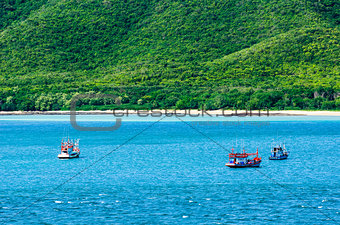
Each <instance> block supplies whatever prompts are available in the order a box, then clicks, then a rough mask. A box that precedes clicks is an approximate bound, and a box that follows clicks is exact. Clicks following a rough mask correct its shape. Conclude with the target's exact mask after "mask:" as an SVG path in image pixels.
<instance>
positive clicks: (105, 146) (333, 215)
mask: <svg viewBox="0 0 340 225" xmlns="http://www.w3.org/2000/svg"><path fill="white" fill-rule="evenodd" d="M77 119H78V121H80V122H79V124H81V125H82V126H108V125H110V124H112V123H114V119H113V118H112V117H110V116H79V117H78V118H77ZM159 119H161V118H150V117H148V118H138V117H137V116H130V117H128V118H123V119H122V125H121V127H120V128H119V129H117V130H115V131H78V130H75V129H73V128H72V126H71V125H70V122H69V117H68V116H42V115H41V116H0V150H1V151H0V224H1V223H4V224H127V223H132V224H255V223H256V224H339V223H340V215H339V213H340V188H339V187H340V179H339V178H340V163H339V161H340V151H339V150H340V117H313V116H309V117H306V116H303V117H228V118H206V117H203V118H202V117H200V118H190V117H182V118H180V119H181V120H179V119H177V118H164V119H162V120H161V121H158V120H159ZM67 135H69V136H70V137H75V138H79V139H80V149H81V155H80V156H81V157H80V158H79V159H73V160H59V159H58V158H57V154H58V153H59V152H60V141H61V138H62V137H63V136H67ZM283 142H284V143H285V144H286V147H287V148H288V150H289V151H290V156H289V158H288V160H283V161H270V160H268V157H269V155H270V148H271V147H272V146H273V145H274V144H279V143H283ZM232 147H234V148H235V149H238V150H241V149H242V148H243V147H244V148H245V149H246V150H247V152H255V151H256V148H259V153H260V156H261V157H262V160H263V161H262V164H261V167H260V168H245V169H231V168H228V167H226V166H225V163H226V162H227V161H228V153H229V152H230V150H231V148H232Z"/></svg>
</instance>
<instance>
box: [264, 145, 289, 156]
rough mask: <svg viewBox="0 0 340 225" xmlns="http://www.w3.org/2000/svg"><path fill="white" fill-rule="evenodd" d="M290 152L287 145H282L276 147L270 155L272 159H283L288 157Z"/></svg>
mask: <svg viewBox="0 0 340 225" xmlns="http://www.w3.org/2000/svg"><path fill="white" fill-rule="evenodd" d="M288 154H289V152H288V151H287V149H286V147H285V146H284V145H283V147H281V146H280V145H279V147H274V148H273V149H272V151H271V155H270V157H269V159H270V160H282V159H287V158H288Z"/></svg>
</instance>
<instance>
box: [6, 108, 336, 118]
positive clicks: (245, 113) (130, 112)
mask: <svg viewBox="0 0 340 225" xmlns="http://www.w3.org/2000/svg"><path fill="white" fill-rule="evenodd" d="M114 112H115V114H116V115H122V114H125V115H127V114H128V115H137V114H138V115H141V116H142V115H147V114H149V115H151V114H157V113H158V115H159V114H160V113H161V114H165V113H168V114H170V113H176V114H177V115H182V116H183V114H186V115H189V114H191V115H202V114H204V115H206V116H209V115H210V116H259V111H256V110H253V111H246V110H237V111H235V110H224V111H223V110H207V111H202V110H197V109H192V110H189V109H188V110H157V109H155V110H137V111H136V110H114V111H113V110H105V111H100V110H92V111H76V115H113V113H114ZM70 114H71V113H70V111H0V116H11V115H17V116H19V115H70ZM260 116H340V111H305V110H301V111H299V110H280V111H264V110H261V111H260Z"/></svg>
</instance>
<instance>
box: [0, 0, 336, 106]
mask: <svg viewBox="0 0 340 225" xmlns="http://www.w3.org/2000/svg"><path fill="white" fill-rule="evenodd" d="M339 10H340V3H339V1H336V0H315V1H314V0H254V1H252V0H249V1H246V0H239V1H236V0H229V1H225V0H223V1H222V0H221V1H220V0H200V1H199V0H191V1H186V0H185V1H174V0H167V1H165V0H164V1H153V0H149V1H143V0H126V1H118V0H81V1H80V0H60V1H58V0H50V1H48V0H39V1H27V0H5V1H2V2H1V3H0V15H1V16H0V57H1V58H0V81H1V82H0V107H1V110H60V109H62V110H65V109H68V108H69V104H70V99H71V98H72V97H73V96H75V95H77V94H79V93H107V94H115V95H118V96H120V100H121V102H122V104H121V105H120V106H117V105H114V102H112V101H109V100H103V99H91V100H90V99H87V100H86V99H84V100H83V101H82V102H80V103H79V104H80V105H79V106H80V107H81V108H82V109H112V108H117V107H119V108H129V109H137V108H180V109H183V108H198V107H202V106H203V107H205V108H207V109H218V108H223V107H225V108H239V109H240V108H242V109H244V108H251V109H258V108H265V107H269V108H273V109H274V108H275V109H323V110H326V109H340V82H339V80H340V68H339V60H340V50H339V49H340V33H339V23H340V20H339V18H340V15H339ZM81 105H82V106H81Z"/></svg>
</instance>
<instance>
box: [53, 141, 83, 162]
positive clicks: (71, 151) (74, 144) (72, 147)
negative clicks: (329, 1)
mask: <svg viewBox="0 0 340 225" xmlns="http://www.w3.org/2000/svg"><path fill="white" fill-rule="evenodd" d="M79 155H80V149H79V140H78V139H76V140H72V139H69V138H68V139H67V141H65V142H64V140H61V153H60V154H58V158H59V159H73V158H79Z"/></svg>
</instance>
